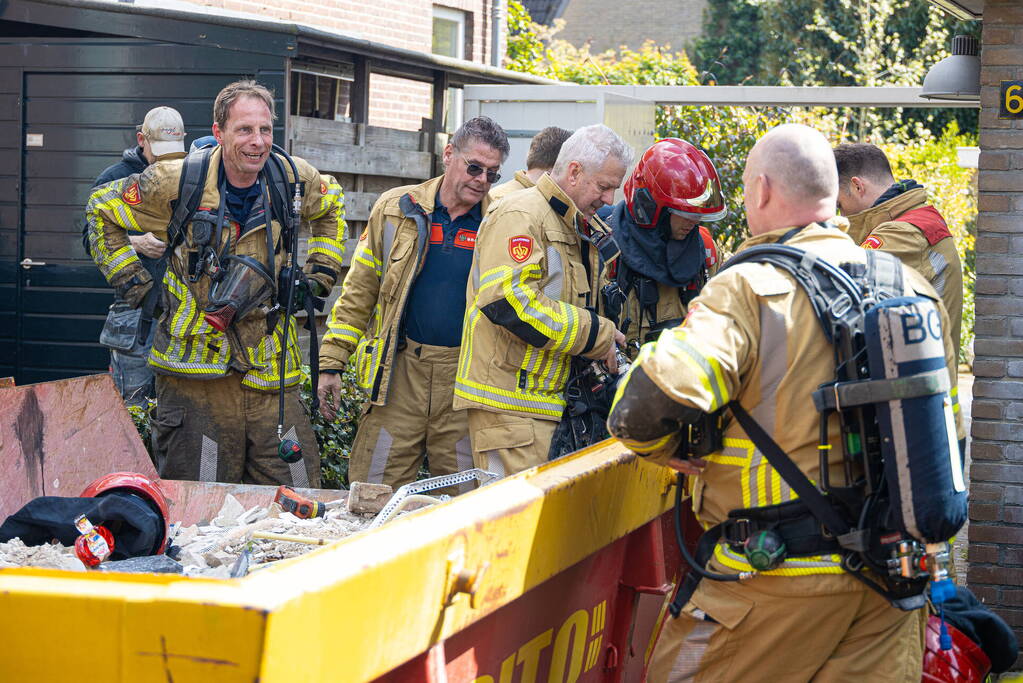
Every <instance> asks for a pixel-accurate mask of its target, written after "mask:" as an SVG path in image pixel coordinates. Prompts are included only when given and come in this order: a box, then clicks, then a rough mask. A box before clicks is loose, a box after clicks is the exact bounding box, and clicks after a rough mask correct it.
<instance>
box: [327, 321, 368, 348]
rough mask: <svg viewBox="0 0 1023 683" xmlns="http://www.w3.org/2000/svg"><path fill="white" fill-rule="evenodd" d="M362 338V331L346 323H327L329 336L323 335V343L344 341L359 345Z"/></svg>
mask: <svg viewBox="0 0 1023 683" xmlns="http://www.w3.org/2000/svg"><path fill="white" fill-rule="evenodd" d="M361 338H362V330H360V329H359V328H357V327H354V326H352V325H347V324H344V323H333V322H329V321H328V322H327V334H325V335H323V341H327V340H329V339H342V340H344V341H349V342H351V343H353V344H358V343H359V339H361Z"/></svg>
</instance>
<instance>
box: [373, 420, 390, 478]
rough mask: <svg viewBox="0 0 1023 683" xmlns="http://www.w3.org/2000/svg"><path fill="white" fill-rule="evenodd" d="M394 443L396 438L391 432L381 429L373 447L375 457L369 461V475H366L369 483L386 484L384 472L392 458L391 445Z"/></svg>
mask: <svg viewBox="0 0 1023 683" xmlns="http://www.w3.org/2000/svg"><path fill="white" fill-rule="evenodd" d="M393 443H394V437H392V436H391V434H390V432H388V431H387V430H386V429H384V428H383V427H381V428H380V433H379V434H377V442H376V444H375V445H374V446H373V455H372V457H371V458H370V461H369V474H368V475H366V479H367V480H368V482H367V483H369V484H382V483H384V470H386V469H387V460H388V459H389V458H390V456H391V445H392V444H393Z"/></svg>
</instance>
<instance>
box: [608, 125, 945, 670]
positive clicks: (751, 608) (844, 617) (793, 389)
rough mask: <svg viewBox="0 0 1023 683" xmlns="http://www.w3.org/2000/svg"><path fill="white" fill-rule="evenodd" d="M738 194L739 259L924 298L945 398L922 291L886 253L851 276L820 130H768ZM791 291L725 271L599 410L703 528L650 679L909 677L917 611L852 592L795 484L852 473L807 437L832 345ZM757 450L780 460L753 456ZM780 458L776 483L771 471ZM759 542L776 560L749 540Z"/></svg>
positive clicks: (787, 285) (776, 277) (850, 247)
mask: <svg viewBox="0 0 1023 683" xmlns="http://www.w3.org/2000/svg"><path fill="white" fill-rule="evenodd" d="M743 182H744V184H745V204H746V211H747V215H748V217H749V228H750V233H751V235H752V236H751V237H750V238H749V239H748V240H746V241H745V242H744V243H743V244H742V246H741V247H740V248H739V251H738V253H737V257H740V256H741V255H742V252H743V251H744V250H747V249H750V248H752V247H754V246H756V245H778V244H785V245H787V246H790V247H794V248H795V249H798V250H800V251H802V252H804V253H805V256H803V257H801V258H802V260H801V261H796V262H797V263H799V264H800V267H805V268H806V269H807V270H808V271H809V270H812V269H813V268H814V267H815V266H814V265H813V264H814V259H820V260H823V261H826V262H827V263H830V264H833V265H835V266H838V265H840V264H853V265H851V266H849V268H850V271H849V272H850V273H852V272H861V273H862V272H865V273H866V275H864V280H863V281H864V282H867V281H869V282H882V281H883V282H891V283H897V284H891V285H890V286H889V290H887V292H888V293H891V294H894V293H896V292H897V293H900V294H903V295H907V296H914V295H917V296H921V297H925V298H926V299H927V300H929V301H930V302H933V305H934V307H935V310H936V311H937V312H938V313H939V314H940V318H941V322H942V326H941V328H942V329H941V333H942V338H941V339H938V340H937V341H936V344H937V348H938V349H939V354H938V357H939V359H940V357H941V353H940V349H941V348H942V344H943V348H944V362H945V364H946V365H947V367H948V370H949V372H950V374H951V377H952V381H953V386H954V380H955V363H954V351H953V346H952V342H951V339H950V338H949V334H948V329H949V327H948V315H947V313H946V312H945V309H944V307H943V306H942V304H941V299H940V297H938V295H937V293H936V292H935V291H934V289H933V288H932V287H931V286H930V285H929V284H928V283H927V281H926V280H924V278H923V277H922V276H921V275H920V274H919V273H917V272H916V271H914V270H912V269H911V268H907V267H905V266H902V265H901V264H899V263H898V262H897V261H896V260H895V259H892V258H888V257H887V255H883V256H884V258H882V259H881V264H887V265H886V266H884V265H880V266H877V267H878V268H879V269H882V270H883V268H889V269H890V270H888V271H886V273H890V275H887V279H882V278H881V276H880V275H877V273H880V272H881V270H878V271H873V270H871V269H870V268H867V269H864V268H862V267H861V266H860V265H858V264H867V263H868V258H867V252H866V251H865V250H864V249H862V248H860V247H858V246H857V245H856V244H855V243H854V242H853V241H852V240H851V239H850V238H849V236H848V235H847V234H846V232H845V230H846V228H847V225H848V224H847V222H846V221H844V220H843V219H841V218H836V217H835V200H836V196H837V193H838V176H837V172H836V170H835V166H834V162H833V156H832V154H831V149H830V146H829V145H828V142H827V140H826V139H825V138H824V136H823V135H821V134H820V133H819V132H817V131H815V130H813V129H811V128H808V127H806V126H802V125H794V124H789V125H784V126H779V127H777V128H775V129H774V130H772V131H770V132H769V133H768V134H767V135H765V136H764V137H763V138H761V140H760V141H759V142H757V144H756V146H755V147H754V148H753V150H752V152H751V153H750V155H749V159H748V160H747V162H746V169H745V173H744V174H743ZM871 262H873V261H871ZM899 269H901V273H900V272H899ZM797 272H801V271H798V269H797ZM875 278H876V279H875ZM801 282H802V281H801V280H799V279H797V278H796V277H794V276H793V274H792V273H791V272H790V271H789V270H786V268H784V267H782V266H781V265H778V262H774V261H773V262H765V261H760V260H749V261H745V262H740V263H738V264H737V265H733V266H731V267H725V268H724V269H723V270H722V271H721V272H719V273H718V274H717V275H716V276H715V277H713V278H712V279H711V280H710V281H709V282H708V283H707V284H706V285H705V286H704V288H703V290H702V291H701V293H700V295H699V296H698V297H697V298H696V299H695V300H694V301H693V302H692V304H691V305H690V307H689V311H688V315H687V317H686V320H685V322H684V323H683V324H682V325H681V326H680V327H677V328H674V329H670V330H666V331H665V332H663V333H662V334H661V336H660V337H659V338H658V339H657V341H655V342H652V343H650V344H647V345H646V346H644V347H643V350H642V351H641V353H640V355H639V357H638V358H637V360H636V362H635V363H634V364H633V366H632V368H631V370H630V371H629V373H628V374H627V375H626V378H625V380H624V382H623V386H622V387H621V388H620V389H619V393H618V396H617V399H616V401H615V404H614V406H613V408H612V410H611V415H610V418H609V420H608V429H609V431H610V432H611V434H612V435H614V436H615V437H616V438H618V439H619V440H620V441H622V443H623V444H624V445H626V446H627V447H628V448H630V449H631V450H633V451H634V452H636V453H638V454H640V455H642V456H644V458H645V459H646V460H647V461H650V462H654V463H659V464H662V465H667V466H669V467H671V468H673V469H675V470H677V471H679V472H682V473H685V474H688V475H691V476H692V477H693V479H692V480H691V481H690V485H691V486H690V488H691V490H692V491H693V510H694V512H695V514H696V516H697V518H698V520H699V522H700V524H701V525H702V527H703V528H704V529H706V530H707V531H706V532H705V533H704V535H703V537H702V539H701V542H700V544H699V546H698V549H697V557H696V564H697V565H698V566H699V567H700V568H701V569H702V570H703V571H701V572H697V573H695V574H691V575H690V577H689V578H687V579H686V581H685V582H684V583H683V584H682V588H681V589H680V591H681V595H680V596H677V597H676V600H675V602H674V607H675V608H676V609H678V611H679V614H678V616H677V618H670V617H669V618H668V619H667V621H666V623H665V625H664V628H663V630H662V633H661V636H660V639H659V641H658V644H657V646H656V647H655V650H654V653H653V655H652V658H651V663H650V671H649V680H651V681H658V682H661V681H666V680H670V681H682V680H696V681H739V680H758V681H809V680H815V681H816V680H820V681H893V682H895V681H916V680H920V676H921V663H922V650H921V645H922V637H921V635H922V634H921V630H920V629H921V625H922V619H921V618H920V613H919V610H916V611H903V610H902V609H898V608H896V607H894V606H893V605H892V604H891V603H889V601H888V600H887V599H885V598H884V597H882V596H881V595H880V594H879V593H877V592H875V591H874V590H871V588H869V587H868V586H867V585H865V583H863V582H861V580H864V581H865V580H866V578H865V575H864V574H860V573H857V575H856V576H853V575H852V574H850V573H849V572H848V571H847V569H848V567H847V566H845V565H844V564H843V562H842V557H843V556H844V555H843V553H845V552H846V549H847V548H848V546H846V545H841V546H840V545H839V542H838V540H837V537H838V535H839V533H840V532H836V533H835V534H825V533H823V532H822V529H823V526H822V523H821V522H820V521H819V520H818V518H817V517H816V514H817V510H816V509H814V508H813V507H812V506H811V504H810V502H816V501H815V500H813V501H810V502H804V501H806V500H807V497H806V496H802V495H797V494H796V493H795V490H794V487H799V486H800V485H801V484H800V483H799V477H797V476H794V475H793V473H792V470H794V469H798V471H799V472H801V473H802V477H803V479H802V481H806V480H809V481H810V482H822V480H823V481H830V482H831V485H832V486H843V483H842V482H843V481H844V477H845V474H844V473H845V472H846V471H847V470H846V469H845V468H846V467H850V468H858V466H859V461H858V460H857V461H855V464H853V465H850V464H849V463H846V462H844V460H845V457H846V456H845V453H844V451H845V449H844V447H843V446H842V445H840V444H844V436H845V434H843V432H842V426H841V424H840V421H839V420H838V419H834V418H832V419H830V420H828V421H827V422H825V423H824V424H825V425H827V439H826V440H823V439H822V438H821V436H822V435H821V433H820V432H821V416H820V414H819V413H818V411H817V410H816V409H815V404H814V400H816V399H814V400H811V393H812V392H813V390H814V389H816V388H817V387H820V386H822V385H824V384H829V385H831V384H833V383H834V382H835V381H836V380H835V378H836V365H835V355H836V351H835V347H834V346H833V345H832V343H831V342H830V341H829V340H828V339H827V338H826V337H825V335H824V332H823V329H822V326H821V325H820V324H818V317H817V314H816V313H815V311H814V307H813V306H814V304H813V301H811V299H810V297H808V296H807V294H806V292H805V291H804V288H803V286H802V284H801ZM927 305H928V306H929V305H930V303H928V304H927ZM847 310H848V308H847ZM934 327H935V328H937V325H935V326H934ZM940 363H941V361H940V360H939V361H938V365H939V366H940ZM835 395H836V396H837V395H838V389H837V388H836V389H835ZM843 395H844V394H843ZM725 409H727V410H725ZM719 411H723V412H719ZM714 414H717V415H718V416H720V420H721V421H720V422H717V423H716V425H714V426H710V428H709V429H708V430H707V431H714V432H715V434H716V436H717V439H711V440H713V441H716V442H717V445H716V446H714V447H710V448H706V449H705V450H706V451H709V453H708V454H706V455H704V456H703V457H702V459H701V458H698V457H691V456H690V455H689V453H688V451H687V449H685V448H681V449H680V446H682V442H683V439H686V440H688V438H690V436H685V435H688V434H689V433H688V430H687V427H688V425H695V424H700V421H701V418H702V417H704V416H706V415H714ZM871 414H873V413H871ZM733 416H734V418H733ZM740 420H741V421H742V424H740ZM753 422H755V423H756V425H758V426H759V431H758V430H757V429H755V428H754V425H753ZM703 424H704V425H707V422H706V421H705V422H703ZM745 427H749V430H747V429H746V428H745ZM764 432H766V435H767V436H766V440H765V437H764V435H763V433H764ZM855 436H857V437H858V436H859V433H856V434H855ZM770 440H773V441H774V442H775V443H776V448H770V447H766V446H764V447H762V445H763V444H765V443H767V442H768V441H770ZM829 444H835V448H832V447H831V445H829ZM777 452H781V453H784V454H785V455H784V456H781V457H780V458H778V457H774V456H775V454H776V453H777ZM764 453H770V454H771V456H772V458H773V460H772V461H771V462H769V461H768V459H767V457H766V456H765V455H764ZM786 458H787V460H788V464H787V465H785V466H784V467H785V468H788V469H786V470H785V472H783V473H782V472H781V471H780V470H776V469H775V468H774V467H773V465H772V462H779V463H781V462H783V461H784V460H785V459H786ZM822 458H827V462H828V473H829V474H828V476H829V477H830V479H825V475H822V473H821V471H820V463H821V460H822ZM854 476H855V475H854ZM790 481H797V484H794V485H790V483H789V482H790ZM847 485H848V486H849V487H850V488H848V489H843V491H845V492H846V493H845V494H844V495H845V496H846V498H843V501H844V502H845V503H847V504H849V505H850V506H851V505H853V504H854V503H853V502H852V500H851V499H850V498H849V497H850V496H851V495H854V494H852V493H850V492H855V491H859V490H860V489H858V488H856V486H858V485H859V484H847ZM810 487H811V488H813V487H814V485H812V484H811V485H810ZM821 487H822V488H824V489H825V490H827V491H828V492H829V493H830V492H831V491H832V490H831V489H830V488H827V484H822V485H821ZM801 490H802V491H804V492H805V491H806V490H805V489H801ZM822 497H823V498H825V499H833V497H832V496H822ZM811 498H812V496H811ZM768 533H770V534H774V536H772V537H771V540H772V542H774V541H775V540H777V541H778V542H780V544H781V545H780V550H779V545H778V544H777V543H775V544H774V546H773V547H767V545H766V542H765V541H763V540H762V539H764V538H765V536H762V535H763V534H768ZM758 543H764V545H761V546H758V545H757V544H758ZM751 544H752V545H751ZM758 552H759V555H758ZM857 557H858V556H857ZM704 572H710V573H712V574H713V576H707V577H706V578H703V579H702V580H701V579H700V578H696V577H697V576H703V575H704ZM740 576H741V580H740ZM869 576H873V577H874V580H875V581H878V580H882V579H879V578H878V576H877V575H876V574H870V573H869V572H867V578H869ZM920 602H921V603H922V600H921V601H920ZM902 606H903V607H904V608H908V607H910V606H913V605H910V604H908V603H906V604H903V605H902ZM680 652H682V653H683V655H682V658H681V659H680V658H679V653H680Z"/></svg>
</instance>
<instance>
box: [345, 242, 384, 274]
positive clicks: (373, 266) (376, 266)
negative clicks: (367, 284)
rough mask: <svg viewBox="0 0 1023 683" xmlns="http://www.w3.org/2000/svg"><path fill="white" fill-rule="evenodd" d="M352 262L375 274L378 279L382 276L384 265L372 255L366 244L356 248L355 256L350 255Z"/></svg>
mask: <svg viewBox="0 0 1023 683" xmlns="http://www.w3.org/2000/svg"><path fill="white" fill-rule="evenodd" d="M352 261H353V262H354V263H359V264H361V265H364V266H366V267H367V268H369V269H370V270H372V271H373V272H374V273H376V276H377V277H380V276H381V275H382V274H383V267H384V264H383V263H382V262H381V261H380V259H378V258H377V257H376V256H374V255H373V252H372V251H371V250H370V248H369V245H368V244H361V245H359V247H357V248H356V250H355V254H353V255H352Z"/></svg>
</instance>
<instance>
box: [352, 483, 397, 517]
mask: <svg viewBox="0 0 1023 683" xmlns="http://www.w3.org/2000/svg"><path fill="white" fill-rule="evenodd" d="M392 495H394V490H393V489H392V488H391V487H390V486H388V485H387V484H367V483H366V482H364V481H355V482H352V488H351V490H350V491H349V492H348V511H349V512H351V513H354V514H358V515H375V514H376V513H378V512H380V510H382V509H383V507H384V505H387V501H389V500H390V499H391V496H392Z"/></svg>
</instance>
